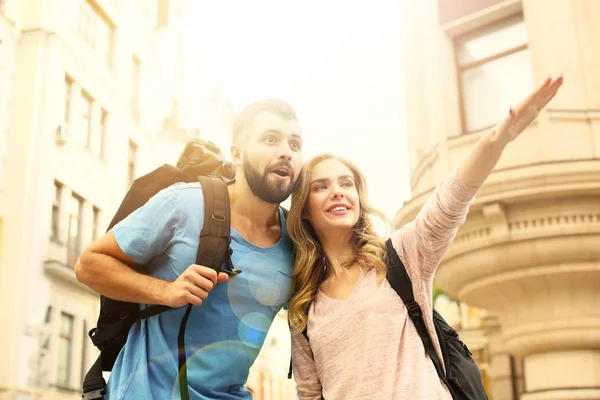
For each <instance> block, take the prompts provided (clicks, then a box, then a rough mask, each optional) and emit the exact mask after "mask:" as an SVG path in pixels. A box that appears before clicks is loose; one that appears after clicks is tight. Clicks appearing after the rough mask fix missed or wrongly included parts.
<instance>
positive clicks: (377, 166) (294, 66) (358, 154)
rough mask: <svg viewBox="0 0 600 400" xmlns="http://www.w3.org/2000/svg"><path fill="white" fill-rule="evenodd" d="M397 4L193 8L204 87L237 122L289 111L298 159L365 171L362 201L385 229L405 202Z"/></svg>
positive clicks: (236, 2)
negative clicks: (246, 114)
mask: <svg viewBox="0 0 600 400" xmlns="http://www.w3.org/2000/svg"><path fill="white" fill-rule="evenodd" d="M403 3H404V2H403V1H399V0H371V1H370V2H369V3H368V6H367V2H358V1H357V2H348V1H340V0H326V1H323V0H302V1H298V0H295V1H294V0H252V1H248V0H205V1H195V2H194V3H193V4H194V5H193V8H192V9H191V10H190V15H189V16H188V17H189V18H190V20H191V21H192V26H193V35H194V36H195V38H194V41H193V46H194V49H195V50H196V51H197V53H196V54H197V57H198V60H199V65H201V67H200V68H201V79H202V80H203V81H204V83H205V84H214V85H221V86H222V88H223V94H224V96H225V97H226V98H227V99H228V100H229V101H230V102H231V104H232V106H233V108H234V111H235V112H237V111H239V110H240V109H241V108H243V107H244V106H245V105H247V104H249V103H251V102H252V101H254V100H257V99H259V98H264V97H279V98H281V99H283V100H286V101H287V102H289V103H290V104H291V105H292V106H293V107H294V108H295V109H296V111H297V114H298V118H299V121H300V123H301V125H302V129H303V140H304V150H303V155H304V159H305V160H307V159H308V158H309V157H311V156H313V155H315V154H318V153H320V152H332V153H334V154H336V155H339V156H343V157H346V158H348V159H350V160H351V161H353V162H354V163H355V164H357V165H358V167H359V168H360V169H361V170H362V171H363V173H364V174H365V176H366V179H367V184H368V194H369V200H370V202H371V203H372V205H374V206H375V207H376V208H378V209H379V210H381V211H382V212H384V213H385V214H386V215H387V217H388V218H389V219H390V220H391V219H393V217H394V215H395V214H396V212H397V211H398V210H399V209H400V207H401V206H402V204H403V202H404V201H405V200H407V199H408V198H409V197H410V191H409V177H408V160H407V157H408V156H407V150H406V147H407V144H406V143H405V137H406V135H405V126H404V122H403V121H404V117H403V116H404V101H405V100H404V98H403V96H404V94H403V87H402V83H403V82H402V62H401V61H402V60H401V47H400V46H401V36H400V32H401V29H400V28H401V26H400V24H401V15H402V14H401V13H402V5H403Z"/></svg>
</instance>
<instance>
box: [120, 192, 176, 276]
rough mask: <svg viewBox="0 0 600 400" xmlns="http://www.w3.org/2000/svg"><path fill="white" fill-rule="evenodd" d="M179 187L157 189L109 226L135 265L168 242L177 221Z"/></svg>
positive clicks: (170, 239) (161, 249) (148, 259)
mask: <svg viewBox="0 0 600 400" xmlns="http://www.w3.org/2000/svg"><path fill="white" fill-rule="evenodd" d="M179 188H180V184H175V185H172V186H170V187H168V188H165V189H163V190H161V191H160V192H158V193H157V194H155V195H154V196H153V197H152V198H151V199H150V200H148V202H147V203H146V204H144V205H143V206H142V207H140V208H138V209H137V210H135V211H134V212H132V213H131V214H129V215H128V216H127V217H126V218H124V219H123V220H122V221H120V222H119V223H118V224H116V225H115V226H114V228H113V229H112V231H113V235H114V236H115V239H116V240H117V243H118V244H119V247H120V248H121V250H123V252H124V253H125V254H127V255H128V256H129V257H131V259H132V260H134V261H135V262H136V263H137V264H146V263H147V262H148V261H150V260H151V259H152V258H153V257H155V256H157V255H158V254H160V253H162V252H163V251H165V250H166V249H167V248H168V246H169V244H170V243H171V241H172V239H173V237H174V235H175V232H176V230H177V225H178V223H179V212H178V208H177V207H178V201H177V197H178V196H177V195H178V192H179Z"/></svg>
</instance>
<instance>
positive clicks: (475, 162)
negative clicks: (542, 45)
mask: <svg viewBox="0 0 600 400" xmlns="http://www.w3.org/2000/svg"><path fill="white" fill-rule="evenodd" d="M562 83H563V77H562V75H561V76H559V77H558V78H556V79H552V77H548V78H547V79H546V80H545V81H544V83H543V84H542V85H541V86H540V87H539V88H538V89H537V90H534V91H533V92H532V93H531V94H530V95H529V96H527V98H526V99H525V100H523V101H522V102H520V103H519V104H517V105H516V106H515V107H513V108H511V109H510V111H509V115H508V117H506V118H505V119H504V120H503V121H502V122H500V123H499V124H498V125H496V126H495V127H494V128H493V129H492V130H490V131H489V132H488V133H487V134H486V135H485V136H483V137H482V138H481V140H479V142H477V145H476V146H475V149H474V150H473V151H472V152H471V154H470V155H469V157H467V159H466V160H465V161H464V162H463V163H462V164H460V165H459V167H458V177H459V179H460V180H461V181H462V182H464V183H465V185H467V186H472V187H479V186H481V185H483V183H484V182H485V180H486V179H487V177H488V176H489V175H490V173H491V172H492V170H493V169H494V167H495V166H496V164H497V163H498V160H500V156H501V155H502V152H503V151H504V148H505V147H506V145H507V144H508V143H510V142H512V141H513V140H515V139H516V138H517V137H518V136H519V135H520V134H521V133H522V132H523V131H524V130H525V128H527V127H528V126H529V125H530V124H531V123H532V122H533V121H534V120H535V119H536V118H537V116H538V114H539V112H540V111H541V110H542V109H543V108H544V107H546V105H547V104H548V103H549V102H550V100H552V99H553V98H554V96H555V95H556V92H557V91H558V89H559V88H560V86H561V85H562Z"/></svg>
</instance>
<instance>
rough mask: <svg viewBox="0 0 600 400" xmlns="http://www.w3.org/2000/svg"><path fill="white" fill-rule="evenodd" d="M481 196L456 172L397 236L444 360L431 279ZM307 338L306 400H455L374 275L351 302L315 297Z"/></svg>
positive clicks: (392, 295) (301, 344) (302, 366)
mask: <svg viewBox="0 0 600 400" xmlns="http://www.w3.org/2000/svg"><path fill="white" fill-rule="evenodd" d="M477 190H478V189H476V188H470V187H468V186H466V185H465V184H464V183H462V182H461V181H460V180H459V179H458V177H457V175H456V171H453V172H452V173H451V174H450V175H449V176H448V177H447V178H446V179H445V180H444V181H442V182H441V183H440V184H438V186H437V187H436V189H435V192H434V194H433V195H432V197H431V198H430V199H429V200H428V201H427V202H426V203H425V204H424V205H423V208H422V209H421V211H420V212H419V214H418V215H417V217H416V218H415V219H414V220H413V221H412V222H410V223H408V224H406V225H404V226H403V227H402V228H400V229H399V230H397V231H395V232H394V233H393V235H392V242H393V244H394V247H395V248H396V251H397V252H398V254H399V256H400V259H401V260H402V262H403V263H404V265H405V266H406V268H407V270H408V275H409V276H410V278H411V281H412V284H413V290H414V294H415V300H416V301H417V303H419V305H420V306H421V308H422V309H423V315H424V318H425V324H426V326H427V329H428V330H429V332H430V335H431V337H432V338H433V342H434V345H435V347H436V350H437V352H438V356H439V358H440V360H442V356H441V350H440V345H439V341H438V340H437V337H436V334H435V329H434V327H433V312H432V308H433V306H432V286H433V277H434V273H435V271H436V268H437V266H438V264H439V263H440V260H441V259H442V257H443V256H444V254H445V253H446V250H447V249H448V247H449V246H450V244H451V243H452V241H453V239H454V237H455V236H456V233H457V231H458V228H459V226H461V225H462V224H463V223H464V221H465V219H466V215H467V212H468V208H469V205H470V203H471V202H472V201H473V198H474V197H475V194H476V192H477ZM308 337H309V338H310V345H309V343H308V342H307V340H306V339H305V338H304V336H303V335H302V334H294V335H292V360H293V371H294V378H295V380H296V383H297V385H298V398H299V399H300V400H309V399H310V400H313V399H321V391H323V395H322V396H323V398H324V399H325V400H354V399H356V400H359V399H360V400H364V399H369V400H376V399H381V400H390V399H407V400H409V399H410V400H433V399H448V400H451V396H450V393H449V392H448V389H447V388H446V386H445V385H444V384H443V383H442V382H441V381H440V380H439V378H438V376H437V374H436V372H435V368H434V366H433V363H432V362H431V359H430V358H429V356H428V355H427V354H426V353H425V349H424V348H423V343H422V342H421V338H419V334H418V333H417V330H416V329H415V326H414V324H413V323H412V321H411V320H410V318H409V316H408V313H407V310H406V307H405V306H404V304H403V303H402V300H401V299H400V298H399V297H398V295H397V294H396V292H394V290H393V289H392V288H391V287H390V285H389V284H388V282H387V280H384V281H383V282H382V283H381V284H380V285H377V273H376V271H375V270H373V269H372V270H366V271H364V272H363V273H362V274H361V276H360V277H359V279H358V281H357V283H356V286H355V287H354V289H353V291H352V293H351V295H350V297H349V298H348V300H335V299H332V298H330V297H327V296H326V295H325V294H324V293H323V292H321V291H319V292H318V293H317V296H316V298H315V300H314V302H313V303H312V304H311V306H310V309H309V313H308ZM442 362H443V360H442Z"/></svg>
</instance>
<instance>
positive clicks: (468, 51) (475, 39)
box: [456, 15, 529, 65]
mask: <svg viewBox="0 0 600 400" xmlns="http://www.w3.org/2000/svg"><path fill="white" fill-rule="evenodd" d="M528 40H529V39H528V35H527V26H526V25H525V22H524V21H523V17H522V16H521V15H519V16H516V17H513V18H510V19H507V20H504V21H502V22H500V23H498V24H494V25H491V26H490V27H488V28H486V29H482V30H477V31H475V32H473V33H471V34H468V35H465V36H464V37H462V38H460V39H459V40H458V41H457V42H456V53H457V58H458V64H459V65H464V64H468V63H471V62H473V61H477V60H482V59H484V58H486V57H490V56H493V55H494V54H498V53H501V52H503V51H505V50H509V49H514V48H515V47H518V46H521V45H524V44H527V42H528Z"/></svg>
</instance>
